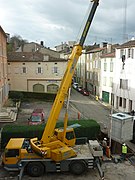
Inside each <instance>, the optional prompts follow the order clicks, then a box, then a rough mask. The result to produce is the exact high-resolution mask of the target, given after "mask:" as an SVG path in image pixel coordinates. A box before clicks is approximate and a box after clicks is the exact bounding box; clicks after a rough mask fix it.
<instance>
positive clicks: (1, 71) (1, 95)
mask: <svg viewBox="0 0 135 180" xmlns="http://www.w3.org/2000/svg"><path fill="white" fill-rule="evenodd" d="M6 43H7V36H6V33H5V32H4V30H3V29H2V27H1V26H0V110H1V107H2V106H3V105H4V103H5V102H6V100H7V99H8V76H7V51H6Z"/></svg>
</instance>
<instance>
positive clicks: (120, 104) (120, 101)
mask: <svg viewBox="0 0 135 180" xmlns="http://www.w3.org/2000/svg"><path fill="white" fill-rule="evenodd" d="M119 106H120V107H122V97H120V99H119Z"/></svg>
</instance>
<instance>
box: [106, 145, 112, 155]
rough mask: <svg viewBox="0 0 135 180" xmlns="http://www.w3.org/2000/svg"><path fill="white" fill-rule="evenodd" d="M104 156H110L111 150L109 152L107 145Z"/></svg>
mask: <svg viewBox="0 0 135 180" xmlns="http://www.w3.org/2000/svg"><path fill="white" fill-rule="evenodd" d="M106 156H107V157H108V158H110V156H111V152H110V147H109V146H107V147H106Z"/></svg>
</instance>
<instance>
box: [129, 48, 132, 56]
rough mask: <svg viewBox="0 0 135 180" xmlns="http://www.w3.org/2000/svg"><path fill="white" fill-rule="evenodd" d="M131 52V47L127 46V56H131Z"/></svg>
mask: <svg viewBox="0 0 135 180" xmlns="http://www.w3.org/2000/svg"><path fill="white" fill-rule="evenodd" d="M131 52H132V51H131V48H129V49H128V58H130V57H131Z"/></svg>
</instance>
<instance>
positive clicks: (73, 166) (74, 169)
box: [70, 161, 87, 175]
mask: <svg viewBox="0 0 135 180" xmlns="http://www.w3.org/2000/svg"><path fill="white" fill-rule="evenodd" d="M86 170H87V166H86V163H85V162H84V161H72V162H71V163H70V172H71V173H73V174H75V175H80V174H82V173H84V172H85V171H86Z"/></svg>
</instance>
